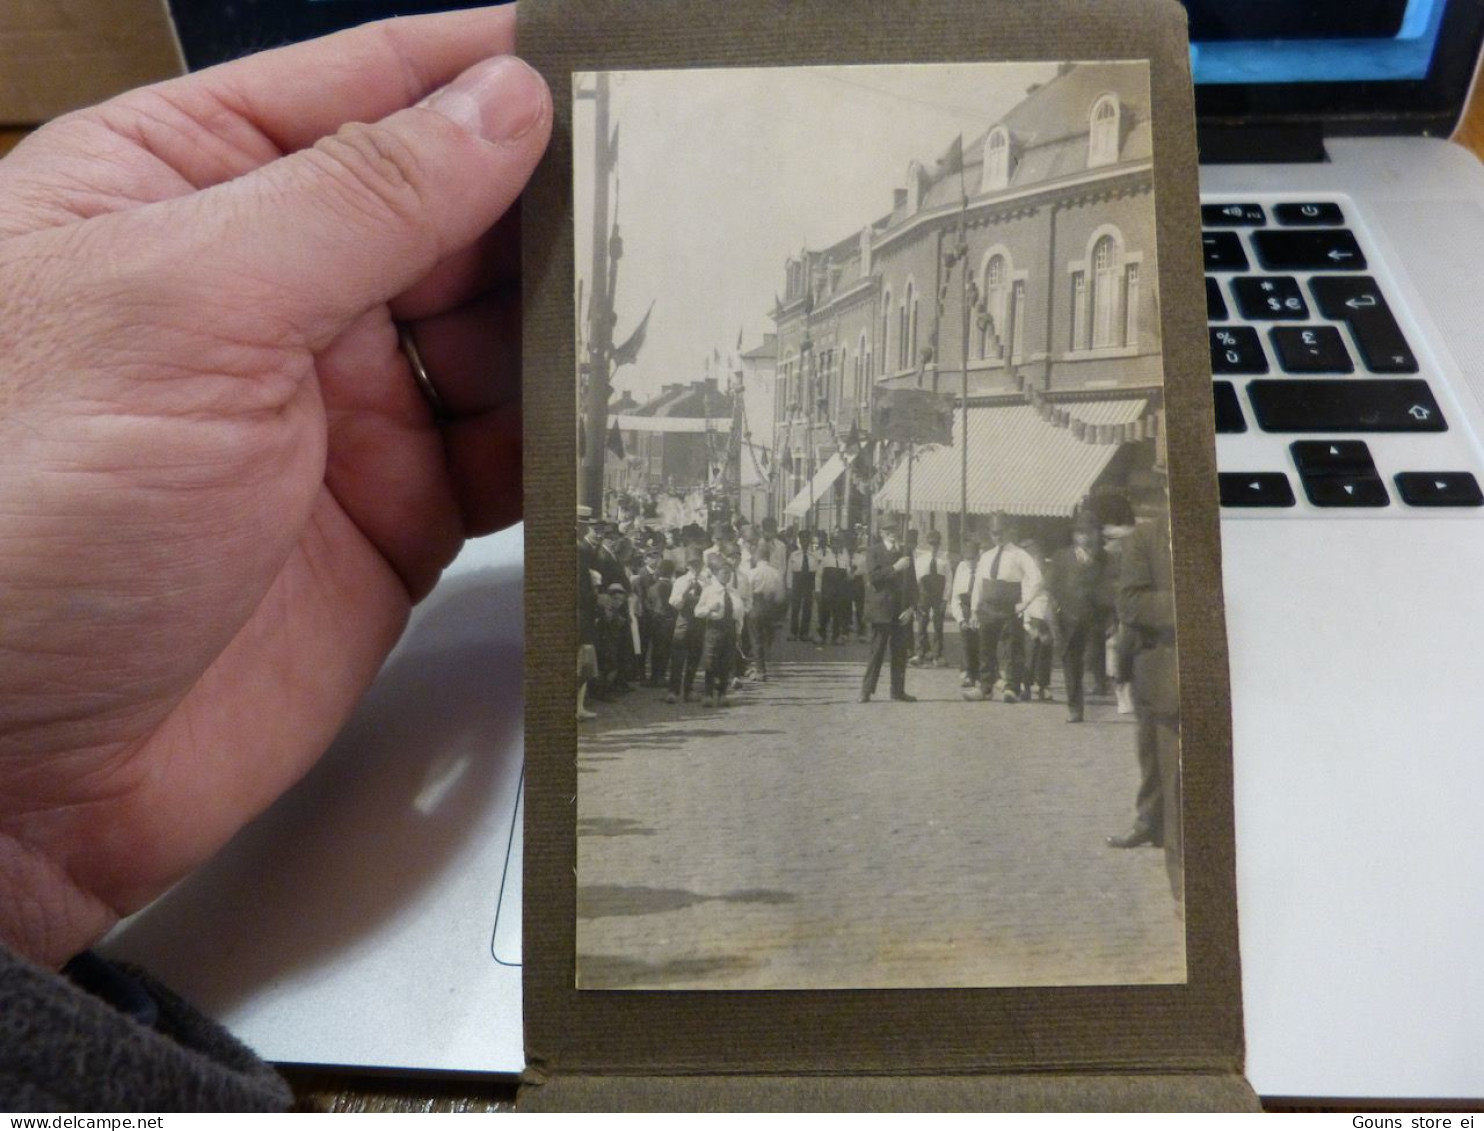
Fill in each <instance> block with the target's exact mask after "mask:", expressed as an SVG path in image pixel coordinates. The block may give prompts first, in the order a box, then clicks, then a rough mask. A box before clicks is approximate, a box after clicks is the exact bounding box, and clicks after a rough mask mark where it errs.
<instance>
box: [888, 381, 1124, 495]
mask: <svg viewBox="0 0 1484 1131" xmlns="http://www.w3.org/2000/svg"><path fill="white" fill-rule="evenodd" d="M1067 408H1068V410H1069V412H1070V415H1071V418H1072V419H1073V420H1075V421H1080V422H1081V427H1075V428H1074V427H1067V426H1063V425H1062V424H1059V423H1058V422H1057V421H1055V420H1048V419H1046V418H1044V417H1043V416H1042V414H1041V413H1039V412H1038V411H1037V410H1036V408H1035V407H1034V406H1032V405H990V406H983V407H971V408H970V409H969V483H968V503H969V513H970V514H991V513H993V512H995V511H1003V512H1004V513H1005V514H1014V515H1042V516H1050V517H1059V518H1070V517H1071V515H1072V512H1073V511H1074V510H1075V509H1076V507H1077V504H1078V503H1080V502H1081V501H1082V499H1083V498H1084V497H1085V496H1086V495H1087V493H1088V491H1089V490H1091V488H1092V486H1093V484H1094V483H1096V482H1097V480H1098V477H1099V476H1100V475H1102V473H1103V471H1104V469H1106V468H1107V466H1108V464H1109V463H1110V462H1111V461H1112V459H1113V457H1114V456H1115V455H1116V454H1117V453H1118V450H1119V448H1120V447H1121V446H1122V445H1121V443H1120V442H1118V435H1119V431H1120V429H1121V427H1122V426H1123V425H1132V424H1134V423H1135V422H1136V421H1138V420H1140V419H1141V418H1142V417H1143V416H1144V414H1145V410H1146V403H1145V401H1143V400H1142V399H1135V400H1117V401H1111V400H1110V401H1087V402H1081V403H1078V404H1075V405H1068V406H1067ZM1099 426H1101V427H1099ZM962 428H963V414H962V412H959V413H955V414H954V417H953V443H952V444H942V445H939V446H937V447H934V448H931V449H928V450H926V451H919V452H918V456H917V459H916V460H915V461H914V462H913V467H912V509H913V510H914V511H946V512H948V513H950V514H951V513H956V512H957V511H958V509H959V507H960V505H961V495H962V491H963V488H962V475H963V465H962V457H961V456H960V454H959V453H960V448H959V444H960V443H961V439H960V435H959V433H960V430H961V429H962ZM876 505H877V507H879V508H883V509H886V510H896V511H905V510H906V509H907V461H906V460H905V459H904V460H902V462H901V463H900V464H898V465H897V467H896V469H895V470H894V471H893V472H892V474H891V477H890V478H889V479H888V480H887V481H886V485H885V486H883V487H882V488H881V490H880V491H878V492H876Z"/></svg>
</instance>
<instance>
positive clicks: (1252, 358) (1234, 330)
mask: <svg viewBox="0 0 1484 1131" xmlns="http://www.w3.org/2000/svg"><path fill="white" fill-rule="evenodd" d="M1207 332H1208V333H1209V334H1210V335H1211V372H1212V373H1215V374H1218V375H1223V376H1224V375H1227V374H1232V373H1241V374H1248V375H1252V374H1258V373H1266V372H1267V371H1268V359H1267V357H1266V355H1264V354H1263V352H1262V340H1261V339H1260V338H1258V336H1257V331H1256V330H1254V329H1253V328H1252V327H1251V326H1230V327H1221V328H1217V327H1214V326H1213V327H1211V328H1210V329H1209V330H1208V331H1207Z"/></svg>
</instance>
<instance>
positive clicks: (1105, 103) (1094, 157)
mask: <svg viewBox="0 0 1484 1131" xmlns="http://www.w3.org/2000/svg"><path fill="white" fill-rule="evenodd" d="M1119 115H1120V110H1119V106H1118V97H1117V95H1113V94H1105V95H1103V96H1102V97H1101V98H1099V99H1098V100H1097V101H1096V102H1094V103H1093V104H1092V114H1091V115H1090V116H1089V119H1088V138H1087V166H1088V168H1090V169H1091V168H1096V167H1097V166H1099V165H1111V164H1113V162H1115V161H1117V160H1118V142H1119Z"/></svg>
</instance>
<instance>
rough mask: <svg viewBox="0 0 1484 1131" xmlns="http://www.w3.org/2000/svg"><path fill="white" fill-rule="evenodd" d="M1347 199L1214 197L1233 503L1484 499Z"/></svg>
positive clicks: (1222, 446)
mask: <svg viewBox="0 0 1484 1131" xmlns="http://www.w3.org/2000/svg"><path fill="white" fill-rule="evenodd" d="M1347 207H1348V206H1347V202H1346V201H1344V200H1281V201H1278V200H1251V199H1245V200H1220V201H1215V200H1209V199H1208V200H1206V201H1204V202H1203V203H1202V206H1201V221H1202V228H1203V232H1202V243H1203V249H1204V252H1205V267H1206V318H1207V321H1208V322H1209V324H1210V328H1209V333H1210V338H1211V372H1212V376H1213V378H1214V400H1215V412H1216V433H1217V464H1218V467H1219V474H1220V489H1221V505H1222V506H1223V507H1224V508H1231V510H1230V511H1229V512H1228V513H1236V512H1239V511H1241V510H1251V511H1254V512H1258V513H1273V512H1274V511H1280V512H1282V511H1286V512H1289V513H1314V512H1315V511H1328V512H1332V513H1336V514H1351V515H1353V514H1356V513H1369V514H1376V515H1381V514H1404V513H1413V512H1416V513H1436V509H1437V508H1457V509H1460V510H1462V511H1466V512H1468V513H1471V514H1478V513H1480V508H1484V492H1481V490H1480V487H1479V479H1478V473H1479V471H1480V469H1479V468H1478V467H1477V466H1476V460H1475V458H1474V456H1473V453H1472V451H1471V450H1470V448H1469V446H1468V443H1467V441H1466V439H1465V438H1464V436H1463V433H1462V432H1461V431H1456V430H1453V429H1450V426H1449V417H1450V414H1454V415H1456V411H1455V410H1454V408H1453V406H1452V404H1451V403H1449V402H1448V400H1447V397H1446V395H1445V390H1443V389H1441V388H1440V387H1439V386H1438V382H1437V378H1436V374H1430V373H1429V372H1428V371H1427V366H1426V364H1425V351H1421V350H1420V349H1418V348H1417V347H1418V346H1420V342H1418V341H1417V340H1416V338H1417V336H1416V333H1415V331H1413V330H1411V329H1409V328H1404V326H1403V320H1402V319H1401V318H1399V316H1398V313H1397V307H1396V305H1395V304H1394V302H1393V301H1392V299H1391V297H1389V296H1388V293H1387V292H1388V287H1387V286H1386V285H1385V272H1384V269H1383V265H1381V264H1379V263H1377V262H1375V260H1374V255H1373V254H1372V253H1369V252H1368V249H1367V247H1366V246H1365V240H1364V239H1363V238H1362V237H1358V235H1357V231H1356V226H1355V223H1354V220H1353V218H1352V217H1351V216H1350V215H1349V213H1348V211H1347Z"/></svg>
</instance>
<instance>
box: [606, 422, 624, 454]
mask: <svg viewBox="0 0 1484 1131" xmlns="http://www.w3.org/2000/svg"><path fill="white" fill-rule="evenodd" d="M608 450H609V451H610V452H612V453H613V454H614V455H616V456H617V457H618V458H619V459H623V433H622V432H620V431H619V430H618V421H617V420H616V419H615V420H614V422H613V427H612V428H610V429H608Z"/></svg>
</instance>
